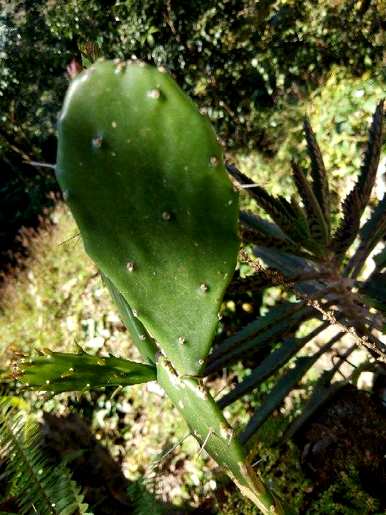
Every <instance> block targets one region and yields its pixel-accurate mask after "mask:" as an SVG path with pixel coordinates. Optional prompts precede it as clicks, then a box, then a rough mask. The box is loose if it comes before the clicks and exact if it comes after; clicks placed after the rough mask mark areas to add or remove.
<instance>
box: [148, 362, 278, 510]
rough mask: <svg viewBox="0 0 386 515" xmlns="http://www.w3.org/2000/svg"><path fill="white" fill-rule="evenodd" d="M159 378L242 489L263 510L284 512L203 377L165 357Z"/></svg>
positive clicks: (194, 431) (195, 432)
mask: <svg viewBox="0 0 386 515" xmlns="http://www.w3.org/2000/svg"><path fill="white" fill-rule="evenodd" d="M157 380H158V382H159V383H160V385H161V386H162V388H163V389H164V390H165V392H166V393H167V395H168V397H169V398H170V399H171V400H172V402H173V404H174V405H175V406H176V408H177V409H178V410H179V412H180V413H181V415H182V416H183V417H184V419H185V421H186V423H187V424H188V426H189V428H190V429H191V431H192V434H193V436H194V437H195V438H196V439H197V441H198V442H199V443H200V445H201V446H202V447H203V448H204V449H205V450H206V451H207V453H208V454H209V455H210V456H211V457H212V458H213V459H214V460H215V461H216V462H217V463H218V464H220V465H221V466H222V467H224V469H225V470H226V472H227V474H228V475H229V476H230V477H231V478H232V479H233V481H234V482H235V483H236V484H237V486H238V487H239V488H240V491H241V492H242V493H243V494H244V495H245V496H247V497H248V498H249V499H251V500H252V501H253V502H254V503H255V504H256V505H257V506H258V507H259V508H260V510H261V511H262V512H263V513H270V514H279V513H280V514H281V513H284V510H283V508H282V506H281V504H280V501H279V500H278V499H277V498H276V497H275V496H274V495H273V494H272V493H271V492H269V490H268V489H267V488H266V487H265V485H264V484H263V482H262V481H261V479H260V478H259V476H258V475H257V474H256V472H255V471H254V469H253V468H252V467H251V466H250V464H249V463H248V462H247V459H246V456H245V453H244V451H243V448H242V447H241V445H240V443H239V441H238V439H237V437H236V435H235V434H234V433H233V430H232V428H231V426H230V425H229V424H228V422H227V421H226V419H225V417H224V415H223V414H222V412H221V410H220V409H219V407H218V406H217V404H216V402H215V401H214V399H213V398H212V397H211V395H210V394H209V392H208V390H207V389H206V388H205V387H204V385H203V384H202V381H200V380H199V379H197V378H192V377H186V378H182V377H179V376H178V375H177V374H176V372H175V371H174V370H173V368H172V366H171V365H170V363H169V362H168V361H167V360H166V359H165V358H163V357H160V359H159V360H158V363H157Z"/></svg>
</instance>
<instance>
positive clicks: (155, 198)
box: [56, 61, 239, 375]
mask: <svg viewBox="0 0 386 515" xmlns="http://www.w3.org/2000/svg"><path fill="white" fill-rule="evenodd" d="M58 129H59V147H58V159H57V167H56V173H57V178H58V181H59V184H60V186H61V188H62V190H63V195H64V198H65V200H66V201H67V203H68V204H69V206H70V208H71V211H72V213H73V215H74V217H75V219H76V222H77V224H78V226H79V229H80V232H81V235H82V238H83V242H84V245H85V249H86V251H87V253H88V254H89V255H90V257H91V258H92V259H93V260H94V262H95V263H96V265H97V266H98V268H99V269H100V271H101V272H102V273H103V274H104V275H105V276H106V277H107V278H108V279H109V280H110V281H111V283H112V284H113V285H114V286H115V288H116V289H117V290H118V291H119V292H120V294H121V295H122V296H123V297H124V299H125V301H126V302H127V304H128V305H129V306H130V308H131V310H132V312H133V313H134V315H135V316H136V317H138V319H139V320H140V322H141V323H142V324H143V326H144V327H145V328H146V331H147V332H148V333H149V334H150V335H151V336H152V337H153V338H154V339H155V341H156V342H157V345H158V346H159V348H160V349H161V350H162V352H163V353H164V354H165V355H166V357H167V358H168V360H169V361H170V362H171V363H173V367H174V368H175V370H176V371H177V372H178V373H179V374H182V375H200V372H201V371H202V369H203V366H204V363H205V359H206V357H207V355H208V352H209V350H210V345H211V342H212V339H213V335H214V332H215V329H216V324H217V315H218V311H219V307H220V303H221V301H222V298H223V294H224V291H225V288H226V286H227V285H228V283H229V281H230V279H231V277H232V274H233V271H234V268H235V265H236V259H237V253H238V248H239V240H238V236H237V220H238V197H237V194H236V193H235V191H234V190H233V187H232V184H231V182H230V180H229V178H228V176H227V173H226V170H225V167H224V163H223V157H222V151H221V148H220V146H219V144H218V142H217V140H216V136H215V134H214V132H213V130H212V128H211V126H210V124H209V122H208V120H207V119H206V118H204V117H203V116H202V115H201V114H200V112H199V111H198V109H197V108H196V107H195V105H194V104H193V102H192V101H191V100H190V99H189V98H188V97H187V96H186V95H185V94H184V93H183V91H182V90H181V89H180V88H179V87H178V86H177V85H176V83H175V82H174V80H173V79H172V78H171V77H170V76H169V75H168V74H167V73H165V71H164V70H163V69H156V68H153V67H151V66H148V65H145V64H143V63H116V62H111V61H102V62H97V63H96V64H94V65H93V66H91V68H89V69H88V70H86V71H84V72H82V73H81V74H80V75H78V76H77V77H76V78H75V79H74V80H73V81H72V83H71V85H70V87H69V90H68V92H67V95H66V98H65V102H64V106H63V110H62V113H61V116H60V119H59V128H58Z"/></svg>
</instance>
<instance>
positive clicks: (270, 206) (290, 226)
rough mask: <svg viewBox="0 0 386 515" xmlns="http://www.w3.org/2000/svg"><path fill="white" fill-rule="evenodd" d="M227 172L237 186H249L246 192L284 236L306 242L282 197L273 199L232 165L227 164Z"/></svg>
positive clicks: (287, 203) (292, 211)
mask: <svg viewBox="0 0 386 515" xmlns="http://www.w3.org/2000/svg"><path fill="white" fill-rule="evenodd" d="M227 170H228V172H229V173H230V174H231V175H232V177H233V178H234V179H236V181H237V182H238V183H239V184H241V185H244V186H249V187H248V189H247V190H246V191H247V192H248V193H249V194H250V196H251V197H252V198H253V199H254V200H255V201H256V203H257V204H258V205H259V206H260V207H261V208H262V209H264V211H265V212H266V213H267V214H268V215H269V216H270V217H271V218H272V220H273V221H274V222H275V223H276V224H277V225H278V226H279V228H280V229H281V230H282V231H283V232H284V233H285V234H286V235H288V236H289V237H290V238H292V239H293V240H295V241H300V242H301V243H303V242H304V243H306V242H307V238H305V235H304V233H303V231H302V228H301V227H299V226H298V224H297V220H296V216H295V213H294V210H293V208H292V206H291V204H290V203H289V202H288V201H287V200H286V199H285V198H284V197H281V196H279V197H277V198H275V197H273V196H272V195H270V194H269V193H268V192H267V191H265V189H264V188H262V187H261V186H258V185H257V184H254V182H253V181H252V180H251V179H250V178H249V177H247V176H246V175H244V174H243V173H242V172H240V170H237V168H236V167H235V166H233V165H229V164H228V165H227Z"/></svg>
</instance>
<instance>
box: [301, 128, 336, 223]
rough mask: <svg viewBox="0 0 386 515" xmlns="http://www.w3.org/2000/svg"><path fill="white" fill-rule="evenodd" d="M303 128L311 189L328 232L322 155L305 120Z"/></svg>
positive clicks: (327, 197) (328, 203)
mask: <svg viewBox="0 0 386 515" xmlns="http://www.w3.org/2000/svg"><path fill="white" fill-rule="evenodd" d="M303 127H304V133H305V136H306V141H307V149H308V155H309V156H310V159H311V177H312V189H313V191H314V194H315V197H316V198H317V200H318V203H319V206H320V208H321V210H322V213H323V215H324V220H325V222H326V224H327V227H328V231H330V192H329V187H328V180H327V172H326V167H325V166H324V162H323V157H322V153H321V151H320V148H319V145H318V142H317V140H316V136H315V133H314V131H313V130H312V127H311V125H310V122H309V120H308V119H307V118H306V119H305V120H304V124H303Z"/></svg>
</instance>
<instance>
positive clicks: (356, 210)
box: [330, 189, 361, 260]
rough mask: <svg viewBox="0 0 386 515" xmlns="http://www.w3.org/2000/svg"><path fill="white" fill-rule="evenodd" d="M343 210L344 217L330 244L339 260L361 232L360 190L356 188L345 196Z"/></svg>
mask: <svg viewBox="0 0 386 515" xmlns="http://www.w3.org/2000/svg"><path fill="white" fill-rule="evenodd" d="M342 211H343V219H342V220H341V222H340V224H339V226H338V229H337V230H336V232H335V234H334V237H333V239H332V241H331V245H330V248H331V250H332V251H333V252H334V253H335V254H336V256H337V258H338V259H339V260H340V259H342V258H343V256H344V254H345V253H346V251H347V249H348V248H349V247H350V246H351V245H352V243H353V242H354V240H355V238H356V236H357V234H358V232H359V227H360V218H361V209H360V201H359V196H358V192H357V191H356V190H355V189H354V190H353V191H352V192H351V193H350V194H349V195H348V196H347V197H346V198H345V200H344V202H343V206H342Z"/></svg>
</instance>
